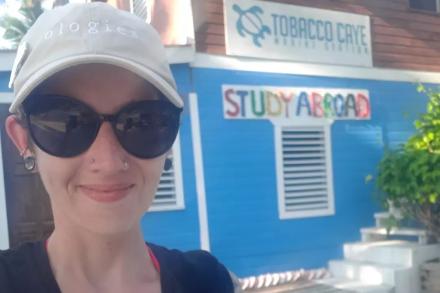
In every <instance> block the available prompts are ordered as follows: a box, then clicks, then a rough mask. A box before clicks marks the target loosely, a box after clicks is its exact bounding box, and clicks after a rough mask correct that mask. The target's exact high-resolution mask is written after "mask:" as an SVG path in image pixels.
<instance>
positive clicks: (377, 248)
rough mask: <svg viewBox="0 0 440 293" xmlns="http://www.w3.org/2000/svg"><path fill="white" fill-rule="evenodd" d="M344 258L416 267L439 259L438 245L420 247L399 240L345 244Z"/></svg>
mask: <svg viewBox="0 0 440 293" xmlns="http://www.w3.org/2000/svg"><path fill="white" fill-rule="evenodd" d="M344 257H345V258H346V259H348V260H353V261H367V262H374V263H377V264H384V265H397V266H399V265H400V266H406V267H410V266H418V265H420V264H422V263H424V262H426V261H428V260H432V259H436V258H439V257H440V245H439V244H431V245H422V244H418V243H415V242H409V241H401V240H387V241H373V242H357V243H347V244H345V245H344Z"/></svg>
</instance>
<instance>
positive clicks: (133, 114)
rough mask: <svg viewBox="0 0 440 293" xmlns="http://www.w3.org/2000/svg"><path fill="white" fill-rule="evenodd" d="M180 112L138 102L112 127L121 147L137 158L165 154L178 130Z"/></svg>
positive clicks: (162, 104) (164, 105)
mask: <svg viewBox="0 0 440 293" xmlns="http://www.w3.org/2000/svg"><path fill="white" fill-rule="evenodd" d="M179 116H180V110H179V109H178V108H176V107H174V106H173V105H172V104H170V103H169V102H165V101H142V102H138V103H135V104H132V105H130V106H129V107H126V108H124V109H123V110H121V111H120V112H119V114H118V118H117V121H116V123H115V128H116V129H115V131H116V135H117V136H118V139H119V141H120V143H121V144H122V146H123V147H124V148H125V149H126V150H127V151H128V152H129V153H131V154H132V155H134V156H136V157H139V158H144V159H147V158H154V157H157V156H160V155H162V154H164V153H165V152H166V151H168V150H169V149H170V148H171V146H172V145H173V143H174V140H175V139H176V135H177V131H178V129H179Z"/></svg>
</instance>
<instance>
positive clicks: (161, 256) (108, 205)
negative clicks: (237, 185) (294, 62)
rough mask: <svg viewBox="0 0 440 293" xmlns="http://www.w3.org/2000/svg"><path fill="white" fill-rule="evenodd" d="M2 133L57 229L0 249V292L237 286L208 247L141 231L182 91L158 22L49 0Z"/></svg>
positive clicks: (16, 78) (17, 75)
mask: <svg viewBox="0 0 440 293" xmlns="http://www.w3.org/2000/svg"><path fill="white" fill-rule="evenodd" d="M11 85H13V87H14V94H15V100H14V102H13V104H12V105H11V108H10V111H11V112H12V115H11V116H9V117H8V118H7V120H6V123H5V126H6V130H7V133H8V134H9V136H10V138H11V139H12V141H13V142H14V144H15V145H16V147H17V149H18V151H19V152H20V154H21V156H22V157H23V159H24V160H25V164H26V166H27V168H29V169H32V168H37V169H38V171H39V173H40V176H41V179H42V181H43V184H44V186H45V188H46V190H47V192H48V194H49V197H50V201H51V206H52V210H53V216H54V223H55V230H54V232H53V233H52V234H51V236H50V237H49V239H47V240H46V241H42V242H37V243H28V244H25V245H23V246H21V247H19V248H16V249H11V250H8V251H4V252H2V253H0V292H2V293H9V292H14V293H15V292H63V293H65V292H106V293H111V292H154V293H156V292H166V293H168V292H191V293H196V292H206V293H210V292H219V293H220V292H222V293H223V292H232V291H233V288H232V282H231V278H230V276H229V274H228V271H227V270H226V269H225V267H224V266H223V265H221V264H220V263H219V262H218V261H217V260H216V259H215V258H214V257H212V256H211V255H210V254H208V253H207V252H202V251H193V252H188V253H182V252H179V251H177V250H168V249H166V248H163V247H160V246H157V245H154V244H150V243H147V244H146V243H145V242H144V240H143V236H142V233H141V229H140V219H141V217H142V216H143V214H144V213H145V211H146V210H147V209H148V208H149V207H150V205H151V202H152V200H153V197H154V194H155V191H156V188H157V186H158V184H159V179H160V176H161V173H162V171H163V169H164V167H165V168H169V167H170V161H169V159H167V153H168V152H169V150H170V148H171V146H172V144H173V141H174V139H175V137H176V135H177V131H178V127H179V120H180V113H181V111H182V107H183V102H182V100H181V98H180V97H179V95H178V94H177V92H176V86H175V82H174V79H173V77H172V75H171V72H170V69H169V65H168V63H167V61H166V57H165V52H164V48H163V47H162V45H161V44H160V38H159V36H158V34H157V33H156V32H155V31H154V30H153V29H152V28H151V27H150V26H148V25H146V24H145V23H144V22H143V21H142V20H140V19H138V18H137V17H135V16H133V15H131V14H129V13H126V12H123V11H119V10H117V9H114V8H112V7H111V6H109V5H107V4H104V3H98V2H95V3H90V4H69V5H66V6H63V7H60V8H57V9H54V10H52V11H48V12H45V13H44V14H43V15H42V16H40V18H39V19H38V21H37V22H36V23H35V25H34V26H33V27H32V28H31V29H30V30H29V32H28V33H27V34H26V36H25V37H24V39H23V40H22V42H21V44H20V47H19V49H18V50H17V58H16V62H15V64H14V66H13V70H12V74H11Z"/></svg>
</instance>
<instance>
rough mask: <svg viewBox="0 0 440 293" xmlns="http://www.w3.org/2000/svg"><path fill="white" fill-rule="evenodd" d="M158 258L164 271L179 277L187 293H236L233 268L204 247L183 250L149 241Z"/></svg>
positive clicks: (172, 276)
mask: <svg viewBox="0 0 440 293" xmlns="http://www.w3.org/2000/svg"><path fill="white" fill-rule="evenodd" d="M148 246H149V247H150V248H151V250H152V251H153V254H154V255H155V257H156V258H157V259H158V261H159V264H160V267H161V274H162V275H165V277H166V276H168V278H171V279H174V280H177V281H178V282H180V283H181V284H182V286H183V287H185V289H186V290H185V291H184V292H213V293H214V292H219V293H220V292H221V293H229V292H234V289H233V283H232V279H231V276H230V273H229V271H228V270H227V269H226V267H225V266H224V265H223V264H222V263H220V262H219V261H218V260H217V258H216V257H214V256H213V255H212V254H211V253H209V252H207V251H204V250H191V251H186V252H183V251H180V250H177V249H168V248H166V247H163V246H159V245H155V244H151V243H148Z"/></svg>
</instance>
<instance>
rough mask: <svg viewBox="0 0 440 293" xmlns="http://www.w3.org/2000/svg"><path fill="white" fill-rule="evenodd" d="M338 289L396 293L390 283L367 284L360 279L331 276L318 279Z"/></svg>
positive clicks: (358, 291) (365, 292)
mask: <svg viewBox="0 0 440 293" xmlns="http://www.w3.org/2000/svg"><path fill="white" fill-rule="evenodd" d="M317 283H321V284H324V285H328V286H331V287H333V288H336V289H340V290H344V291H348V292H356V293H394V291H393V290H394V287H393V286H390V285H366V284H363V283H362V282H360V281H354V280H348V279H344V278H329V279H323V280H319V281H317Z"/></svg>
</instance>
